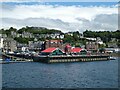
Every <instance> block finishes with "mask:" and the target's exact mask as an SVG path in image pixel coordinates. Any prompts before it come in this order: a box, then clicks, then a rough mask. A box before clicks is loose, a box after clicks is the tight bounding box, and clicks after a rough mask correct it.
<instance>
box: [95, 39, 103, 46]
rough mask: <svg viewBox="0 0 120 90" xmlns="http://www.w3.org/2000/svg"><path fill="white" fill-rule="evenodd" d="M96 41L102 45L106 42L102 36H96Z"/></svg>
mask: <svg viewBox="0 0 120 90" xmlns="http://www.w3.org/2000/svg"><path fill="white" fill-rule="evenodd" d="M96 42H97V43H98V44H100V45H101V44H104V43H103V41H102V40H101V38H100V37H97V38H96Z"/></svg>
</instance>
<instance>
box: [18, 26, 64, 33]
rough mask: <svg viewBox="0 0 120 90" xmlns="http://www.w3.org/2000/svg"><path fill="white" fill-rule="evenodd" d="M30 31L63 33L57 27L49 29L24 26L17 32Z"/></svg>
mask: <svg viewBox="0 0 120 90" xmlns="http://www.w3.org/2000/svg"><path fill="white" fill-rule="evenodd" d="M24 31H25V32H30V33H33V34H52V33H53V34H54V33H62V32H61V31H60V30H55V29H47V28H44V27H23V28H21V29H19V30H18V31H17V32H18V33H22V32H24Z"/></svg>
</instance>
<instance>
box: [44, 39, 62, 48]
mask: <svg viewBox="0 0 120 90" xmlns="http://www.w3.org/2000/svg"><path fill="white" fill-rule="evenodd" d="M44 45H45V49H47V48H50V47H55V48H60V49H62V50H63V40H46V41H45V43H44Z"/></svg>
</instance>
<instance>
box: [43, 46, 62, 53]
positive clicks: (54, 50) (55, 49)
mask: <svg viewBox="0 0 120 90" xmlns="http://www.w3.org/2000/svg"><path fill="white" fill-rule="evenodd" d="M41 55H64V52H63V51H62V50H61V49H59V48H55V47H51V48H47V49H45V50H43V51H41Z"/></svg>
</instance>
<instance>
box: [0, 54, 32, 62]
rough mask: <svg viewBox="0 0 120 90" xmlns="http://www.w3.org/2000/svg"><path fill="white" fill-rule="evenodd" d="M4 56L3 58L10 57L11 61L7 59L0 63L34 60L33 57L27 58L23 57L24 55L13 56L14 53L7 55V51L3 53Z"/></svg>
mask: <svg viewBox="0 0 120 90" xmlns="http://www.w3.org/2000/svg"><path fill="white" fill-rule="evenodd" d="M2 57H3V58H5V59H6V58H9V59H10V61H5V60H2V61H1V62H0V64H7V63H22V62H32V61H33V59H32V58H31V59H26V58H22V57H16V56H13V55H7V54H5V53H2Z"/></svg>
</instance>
